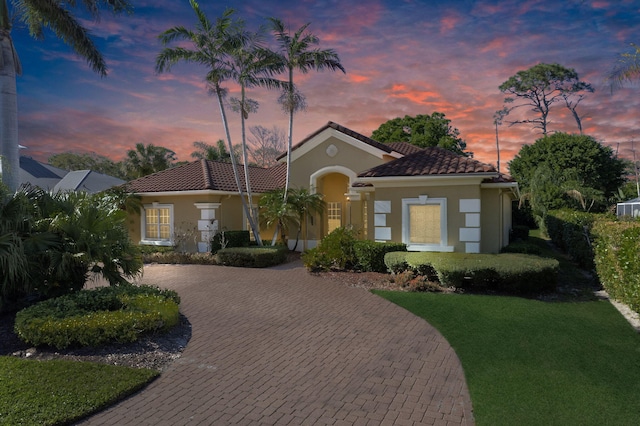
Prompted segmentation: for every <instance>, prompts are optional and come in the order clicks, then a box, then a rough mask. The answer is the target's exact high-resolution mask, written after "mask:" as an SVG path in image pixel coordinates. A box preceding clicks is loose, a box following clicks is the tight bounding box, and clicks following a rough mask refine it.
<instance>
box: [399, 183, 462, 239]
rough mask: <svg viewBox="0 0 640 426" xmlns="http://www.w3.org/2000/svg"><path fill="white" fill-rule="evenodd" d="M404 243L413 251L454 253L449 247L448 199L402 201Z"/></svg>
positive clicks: (422, 197)
mask: <svg viewBox="0 0 640 426" xmlns="http://www.w3.org/2000/svg"><path fill="white" fill-rule="evenodd" d="M402 242H403V243H405V244H406V245H407V249H409V250H413V251H453V247H451V246H447V242H448V239H447V199H446V198H429V197H427V196H424V195H421V196H420V197H418V198H403V199H402Z"/></svg>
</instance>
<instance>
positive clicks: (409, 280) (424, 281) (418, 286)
mask: <svg viewBox="0 0 640 426" xmlns="http://www.w3.org/2000/svg"><path fill="white" fill-rule="evenodd" d="M393 282H394V283H396V284H397V285H398V287H400V288H403V289H405V290H407V291H411V292H424V291H429V292H436V293H439V292H442V291H444V290H445V288H444V287H442V285H440V283H439V282H437V281H432V280H429V278H427V277H425V276H424V275H418V274H416V273H415V272H413V271H404V272H400V273H398V274H396V275H395V276H394V278H393Z"/></svg>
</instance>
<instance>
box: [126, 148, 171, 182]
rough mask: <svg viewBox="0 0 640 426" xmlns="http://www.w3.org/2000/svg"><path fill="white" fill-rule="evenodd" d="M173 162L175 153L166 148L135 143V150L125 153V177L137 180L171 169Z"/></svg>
mask: <svg viewBox="0 0 640 426" xmlns="http://www.w3.org/2000/svg"><path fill="white" fill-rule="evenodd" d="M175 161H176V153H175V152H173V151H172V150H170V149H168V148H165V147H163V146H155V145H153V144H148V145H144V144H142V143H137V144H136V147H135V149H130V150H129V151H127V158H126V159H125V160H124V164H125V168H126V170H127V176H128V177H129V178H130V179H137V178H139V177H142V176H146V175H150V174H151V173H155V172H159V171H162V170H165V169H168V168H170V167H173V166H174V163H175Z"/></svg>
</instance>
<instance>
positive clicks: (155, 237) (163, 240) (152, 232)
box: [140, 203, 173, 245]
mask: <svg viewBox="0 0 640 426" xmlns="http://www.w3.org/2000/svg"><path fill="white" fill-rule="evenodd" d="M172 236H173V204H157V203H154V204H145V205H144V212H143V215H142V241H140V242H141V243H142V244H150V245H171V243H172V242H171V240H172Z"/></svg>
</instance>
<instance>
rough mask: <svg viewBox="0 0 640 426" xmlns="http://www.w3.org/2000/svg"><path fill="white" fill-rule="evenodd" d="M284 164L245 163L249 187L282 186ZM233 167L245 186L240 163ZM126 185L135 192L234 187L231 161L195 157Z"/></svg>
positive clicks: (256, 189)
mask: <svg viewBox="0 0 640 426" xmlns="http://www.w3.org/2000/svg"><path fill="white" fill-rule="evenodd" d="M285 166H286V165H285V164H279V165H277V166H275V167H272V168H269V169H264V168H262V167H254V166H249V168H248V169H249V178H250V180H251V190H252V191H253V192H257V193H260V192H267V191H270V190H273V189H277V188H280V187H283V186H284V175H285V173H286V167H285ZM237 169H238V173H239V175H240V177H241V178H240V181H241V186H242V189H243V190H246V186H245V182H244V169H243V166H242V165H237ZM126 188H127V190H129V191H132V192H135V193H144V192H174V191H205V190H211V191H225V192H237V191H238V187H237V186H236V183H235V178H234V175H233V166H232V164H231V163H225V162H221V161H211V160H197V161H193V162H190V163H187V164H184V165H181V166H177V167H173V168H171V169H167V170H163V171H160V172H157V173H153V174H150V175H147V176H143V177H141V178H138V179H135V180H132V181H131V182H129V183H127V184H126Z"/></svg>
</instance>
